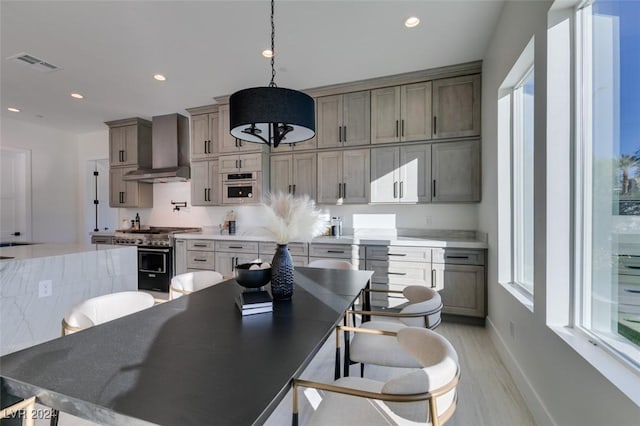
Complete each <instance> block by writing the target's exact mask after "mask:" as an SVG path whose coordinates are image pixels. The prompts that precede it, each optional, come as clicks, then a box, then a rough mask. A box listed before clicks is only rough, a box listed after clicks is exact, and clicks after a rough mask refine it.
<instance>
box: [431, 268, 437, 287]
mask: <svg viewBox="0 0 640 426" xmlns="http://www.w3.org/2000/svg"><path fill="white" fill-rule="evenodd" d="M431 288H436V270H435V269H432V270H431Z"/></svg>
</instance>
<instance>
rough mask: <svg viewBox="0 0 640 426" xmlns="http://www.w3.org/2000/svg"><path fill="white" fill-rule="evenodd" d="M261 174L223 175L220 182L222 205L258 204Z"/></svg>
mask: <svg viewBox="0 0 640 426" xmlns="http://www.w3.org/2000/svg"><path fill="white" fill-rule="evenodd" d="M260 174H261V172H245V173H225V174H224V177H223V180H222V203H223V204H238V203H258V202H260V201H261V196H262V184H261V181H262V179H260Z"/></svg>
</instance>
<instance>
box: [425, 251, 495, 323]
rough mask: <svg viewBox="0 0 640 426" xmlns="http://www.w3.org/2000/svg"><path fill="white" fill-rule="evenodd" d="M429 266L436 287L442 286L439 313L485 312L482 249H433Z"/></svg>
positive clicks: (483, 255) (481, 316) (477, 314)
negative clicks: (431, 267)
mask: <svg viewBox="0 0 640 426" xmlns="http://www.w3.org/2000/svg"><path fill="white" fill-rule="evenodd" d="M432 266H433V269H434V271H435V274H434V279H435V281H436V283H437V286H438V287H441V288H442V290H440V296H441V297H442V304H443V305H444V307H443V309H442V312H443V313H445V314H454V315H463V316H470V317H479V318H484V317H485V316H486V315H487V311H486V291H487V290H486V282H485V274H486V271H485V251H484V250H465V249H433V265H432Z"/></svg>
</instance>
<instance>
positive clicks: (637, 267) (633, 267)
mask: <svg viewBox="0 0 640 426" xmlns="http://www.w3.org/2000/svg"><path fill="white" fill-rule="evenodd" d="M623 267H625V268H629V269H640V266H633V265H623Z"/></svg>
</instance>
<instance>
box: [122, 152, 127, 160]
mask: <svg viewBox="0 0 640 426" xmlns="http://www.w3.org/2000/svg"><path fill="white" fill-rule="evenodd" d="M122 161H123V162H126V161H127V150H125V149H123V150H122Z"/></svg>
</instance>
